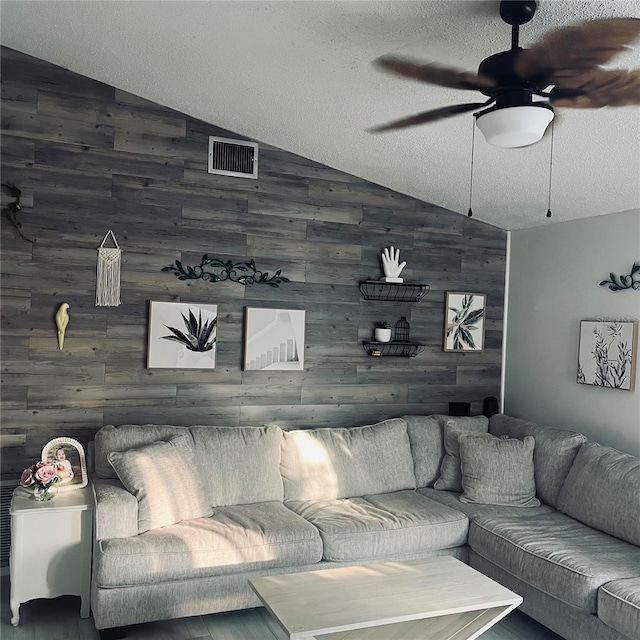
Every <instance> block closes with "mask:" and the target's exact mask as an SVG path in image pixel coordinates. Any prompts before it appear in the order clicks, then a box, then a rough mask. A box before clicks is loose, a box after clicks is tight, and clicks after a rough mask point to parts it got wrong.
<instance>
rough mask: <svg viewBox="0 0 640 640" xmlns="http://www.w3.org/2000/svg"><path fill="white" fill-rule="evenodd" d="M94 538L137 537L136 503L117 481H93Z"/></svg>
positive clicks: (131, 495)
mask: <svg viewBox="0 0 640 640" xmlns="http://www.w3.org/2000/svg"><path fill="white" fill-rule="evenodd" d="M93 491H94V494H95V505H96V506H95V509H96V513H95V518H96V519H95V538H96V540H104V539H106V538H128V537H130V536H137V535H138V501H137V499H136V497H135V496H134V495H133V494H131V493H129V492H128V491H127V490H126V489H125V488H124V486H123V485H122V483H121V482H120V481H119V480H104V479H101V478H100V479H99V478H94V479H93Z"/></svg>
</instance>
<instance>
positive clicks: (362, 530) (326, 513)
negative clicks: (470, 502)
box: [285, 491, 469, 562]
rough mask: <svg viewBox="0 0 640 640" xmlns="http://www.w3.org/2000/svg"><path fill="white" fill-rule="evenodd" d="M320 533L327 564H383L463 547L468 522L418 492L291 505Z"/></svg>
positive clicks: (291, 502)
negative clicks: (405, 557) (411, 555)
mask: <svg viewBox="0 0 640 640" xmlns="http://www.w3.org/2000/svg"><path fill="white" fill-rule="evenodd" d="M285 504H286V505H287V506H288V507H289V508H291V509H292V510H293V511H295V512H296V513H298V514H299V515H301V516H302V517H303V518H304V519H305V520H308V521H309V522H310V523H311V524H313V525H314V527H317V529H318V530H319V532H320V536H321V537H322V542H323V546H324V556H323V558H324V560H329V561H332V562H344V561H356V560H357V561H362V562H367V561H376V562H385V561H387V560H392V559H396V558H400V557H404V556H407V555H410V554H420V553H422V554H424V553H426V552H429V551H436V550H442V549H451V548H454V547H459V546H461V545H463V544H464V543H465V541H466V538H467V531H468V527H469V521H468V519H467V517H466V516H465V515H463V514H461V513H460V512H458V511H454V510H453V509H449V508H448V507H445V506H443V505H441V504H438V503H437V502H434V501H432V500H429V499H428V498H425V497H424V496H422V495H420V494H419V493H416V492H414V491H399V492H396V493H388V494H381V495H375V496H364V497H360V498H347V499H342V500H309V501H287V502H286V503H285Z"/></svg>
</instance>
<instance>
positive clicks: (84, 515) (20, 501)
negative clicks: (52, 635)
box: [9, 486, 93, 627]
mask: <svg viewBox="0 0 640 640" xmlns="http://www.w3.org/2000/svg"><path fill="white" fill-rule="evenodd" d="M9 513H10V514H11V556H10V559H9V568H10V572H11V599H10V600H11V602H10V603H11V624H12V625H13V626H14V627H15V626H17V625H18V623H19V622H20V605H21V604H22V603H23V602H28V601H29V600H33V599H35V598H56V597H58V596H63V595H72V596H80V598H81V606H80V617H82V618H88V617H89V606H90V589H91V548H92V530H93V491H92V488H91V486H88V487H85V488H84V489H78V490H77V491H69V492H65V493H59V494H57V495H56V496H55V497H54V498H53V500H50V501H48V502H37V501H36V500H34V498H33V494H32V492H31V491H30V490H27V489H24V488H22V487H18V488H17V489H16V490H15V491H14V492H13V498H12V500H11V508H10V510H9Z"/></svg>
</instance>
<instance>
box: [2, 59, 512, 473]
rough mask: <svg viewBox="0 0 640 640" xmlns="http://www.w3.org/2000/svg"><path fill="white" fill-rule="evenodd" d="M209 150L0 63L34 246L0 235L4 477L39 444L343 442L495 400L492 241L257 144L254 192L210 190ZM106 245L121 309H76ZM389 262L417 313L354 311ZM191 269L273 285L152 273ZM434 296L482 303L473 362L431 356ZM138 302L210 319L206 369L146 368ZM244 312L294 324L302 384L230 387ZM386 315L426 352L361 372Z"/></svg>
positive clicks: (445, 216)
mask: <svg viewBox="0 0 640 640" xmlns="http://www.w3.org/2000/svg"><path fill="white" fill-rule="evenodd" d="M283 126H286V123H283ZM209 135H224V136H227V137H232V138H236V139H244V138H242V137H241V136H239V135H236V134H230V133H229V132H226V131H224V130H221V129H219V128H217V127H215V126H213V125H210V124H206V123H204V122H201V121H197V120H194V119H193V118H190V117H188V116H185V115H183V114H180V113H177V112H175V111H173V110H171V109H168V108H165V107H162V106H160V105H157V104H154V103H151V102H147V101H145V100H143V99H141V98H138V97H136V96H133V95H131V94H128V93H125V92H123V91H120V90H118V89H116V88H114V87H110V86H107V85H104V84H101V83H99V82H96V81H94V80H91V79H89V78H85V77H82V76H79V75H77V74H74V73H71V72H69V71H67V70H65V69H62V68H60V67H56V66H54V65H51V64H49V63H46V62H43V61H41V60H37V59H35V58H32V57H29V56H26V55H24V54H21V53H18V52H15V51H12V50H9V49H6V48H4V49H2V182H4V183H14V184H16V185H17V186H18V187H20V188H21V189H22V192H23V196H22V204H23V210H22V212H21V214H20V220H22V222H23V232H24V234H25V235H26V236H28V237H30V238H33V239H34V242H33V243H29V242H24V241H22V240H20V239H19V238H18V237H17V236H16V234H15V233H14V231H13V229H12V227H11V226H10V225H9V224H7V223H6V221H5V220H2V265H1V267H2V428H3V431H4V432H5V433H24V434H26V444H25V445H24V446H21V447H12V448H8V449H7V448H4V449H3V450H2V453H3V458H4V460H3V474H4V475H5V476H6V475H7V474H14V475H15V472H16V471H20V470H21V469H22V468H24V466H25V465H26V464H27V463H31V462H32V461H33V460H34V459H36V458H37V457H38V456H39V453H40V450H41V448H42V446H43V445H44V444H45V443H46V442H47V441H48V440H49V439H51V438H53V437H58V436H61V435H68V436H71V437H75V438H77V439H78V440H80V441H81V442H83V443H86V442H87V441H88V440H89V439H91V438H92V436H93V434H94V433H95V432H96V430H97V429H99V428H100V427H101V426H102V425H103V424H124V423H154V422H157V423H172V424H177V425H194V424H204V425H260V424H267V423H277V424H280V425H282V426H283V427H285V428H293V427H313V426H345V425H346V426H348V425H359V424H366V423H371V422H375V421H378V420H381V419H384V418H388V417H391V416H399V415H402V414H405V413H411V414H430V413H436V412H440V413H446V412H447V411H448V403H449V402H450V401H467V402H472V403H473V411H474V413H479V412H481V409H482V400H483V398H485V397H486V396H489V395H492V396H498V395H499V387H500V369H501V342H502V324H503V294H504V277H505V250H506V249H505V248H506V234H505V232H504V231H502V230H499V229H496V228H494V227H491V226H489V225H486V224H483V223H481V222H478V221H475V220H473V219H471V220H470V219H468V218H466V217H465V216H462V215H460V214H457V213H453V212H450V211H447V210H444V209H442V208H439V207H437V206H434V205H431V204H427V203H424V202H420V201H418V200H415V199H413V198H410V197H407V196H404V195H401V194H399V193H395V192H393V191H390V190H389V189H386V188H383V187H381V186H378V185H376V184H372V183H370V182H367V181H365V180H362V179H360V178H357V177H355V176H351V175H347V174H345V173H342V172H340V171H337V170H335V169H332V168H330V167H327V166H324V165H321V164H319V163H317V162H314V161H312V160H308V159H306V158H303V157H300V156H297V155H295V154H292V153H289V152H287V151H283V150H281V149H277V148H274V147H271V146H269V145H267V144H261V145H260V165H259V166H260V176H259V179H258V180H252V179H246V178H227V177H222V176H215V175H209V174H208V173H207V150H208V146H207V145H208V136H209ZM416 171H419V172H420V173H421V175H422V178H421V179H424V180H428V179H429V176H428V170H426V169H425V168H424V167H416ZM462 174H464V176H465V177H464V179H466V173H464V172H461V175H462ZM7 201H8V197H7V195H6V194H5V195H3V203H6V202H7ZM109 229H113V231H114V233H115V234H116V236H117V238H118V240H119V242H120V245H121V247H122V249H123V262H122V304H121V305H120V306H119V307H111V308H106V307H95V306H94V300H95V284H96V257H97V253H96V247H97V246H98V245H99V243H100V242H101V240H102V237H103V236H104V234H105V233H106V232H107V231H108V230H109ZM389 245H393V246H395V247H398V248H400V250H401V259H402V260H406V261H407V262H408V266H407V267H406V268H405V270H404V272H403V274H402V275H403V277H404V278H405V280H407V281H414V282H428V283H429V284H430V285H431V292H430V293H429V294H428V295H427V297H426V298H425V299H424V300H423V301H422V302H421V303H417V304H395V303H390V302H373V301H365V300H363V299H362V297H361V295H360V292H359V290H358V282H359V281H360V280H364V279H367V278H373V279H378V278H379V277H381V275H382V270H381V263H380V254H381V252H382V250H383V248H384V247H386V246H389ZM203 253H208V254H209V255H212V256H215V257H222V258H224V259H230V260H234V261H238V260H244V259H249V258H253V259H255V261H256V263H257V265H258V267H259V268H261V269H264V270H268V271H270V272H273V271H275V270H276V269H282V272H283V274H284V275H286V276H287V277H289V278H290V279H291V283H290V284H283V285H282V286H281V287H280V288H279V289H272V288H270V287H266V286H257V285H255V286H247V287H243V286H241V285H239V284H232V283H223V284H209V283H206V282H203V281H187V282H183V281H179V280H178V279H177V278H175V277H174V276H173V275H172V274H168V273H162V272H161V269H162V267H164V266H166V265H169V264H172V263H173V262H174V261H175V260H176V259H181V260H182V261H184V262H185V263H187V264H197V263H199V262H200V258H201V256H202V254H203ZM446 291H469V292H479V293H486V294H487V302H488V318H487V323H486V329H487V331H486V340H485V347H486V349H485V351H484V352H483V353H479V354H452V353H444V352H443V349H442V340H443V322H444V320H443V318H444V315H443V314H444V299H445V292H446ZM150 300H165V301H176V302H177V301H183V302H184V301H186V302H203V303H204V302H206V303H216V304H218V309H219V314H220V315H219V329H218V336H219V337H218V350H217V363H216V368H215V370H212V371H202V370H157V369H156V370H150V369H147V368H146V350H147V319H148V304H149V301H150ZM62 302H68V303H69V304H70V323H69V327H68V329H67V337H66V342H65V346H64V350H63V351H59V350H58V347H57V341H56V331H55V325H54V320H53V316H54V314H55V311H56V310H57V308H58V306H59V305H60V304H61V303H62ZM246 306H258V307H284V308H297V309H306V334H307V335H306V352H305V370H304V371H303V372H257V371H247V372H243V371H242V341H243V317H244V308H245V307H246ZM401 315H404V316H407V318H408V319H409V321H410V323H411V337H412V339H414V340H416V341H423V342H426V344H427V349H426V351H425V352H424V353H422V354H420V355H419V356H417V357H416V358H410V359H409V358H373V357H370V356H367V355H366V354H365V352H364V350H363V348H362V346H361V341H362V340H365V339H370V338H372V327H373V324H374V322H375V321H377V320H388V321H389V322H391V323H392V324H393V323H395V322H396V321H397V320H398V319H399V318H400V316H401Z"/></svg>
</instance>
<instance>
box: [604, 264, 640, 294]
mask: <svg viewBox="0 0 640 640" xmlns="http://www.w3.org/2000/svg"><path fill="white" fill-rule="evenodd" d="M600 286H601V287H604V286H608V287H609V289H611V291H624V290H625V289H640V262H634V263H633V266H632V267H631V273H629V274H627V275H626V276H617V275H616V274H615V273H610V274H609V280H603V281H602V282H601V283H600Z"/></svg>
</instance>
